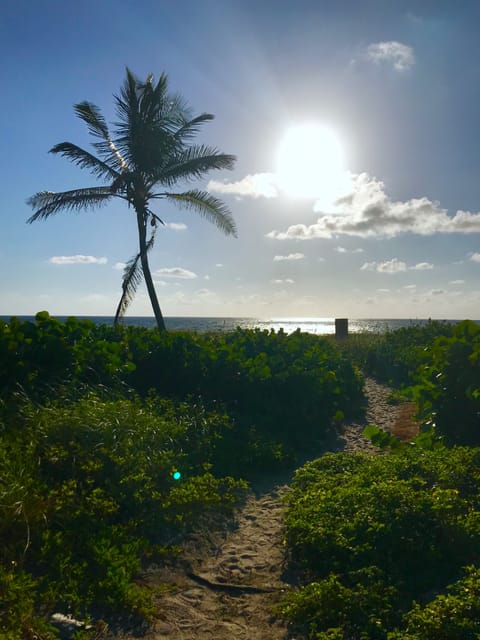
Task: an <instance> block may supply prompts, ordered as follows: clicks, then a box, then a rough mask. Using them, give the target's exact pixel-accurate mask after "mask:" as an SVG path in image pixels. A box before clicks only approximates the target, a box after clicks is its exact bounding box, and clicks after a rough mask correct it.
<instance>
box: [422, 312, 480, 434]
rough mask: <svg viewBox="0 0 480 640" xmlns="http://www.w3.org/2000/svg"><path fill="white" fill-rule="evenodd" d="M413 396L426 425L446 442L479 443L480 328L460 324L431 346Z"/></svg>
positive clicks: (467, 322)
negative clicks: (431, 426)
mask: <svg viewBox="0 0 480 640" xmlns="http://www.w3.org/2000/svg"><path fill="white" fill-rule="evenodd" d="M414 393H415V397H416V399H417V401H418V403H419V405H420V409H421V412H422V417H423V419H424V421H425V422H429V423H430V424H433V425H434V426H435V430H436V432H437V434H438V435H439V436H443V437H444V438H445V440H446V442H448V443H450V444H463V445H465V444H466V445H477V444H479V443H480V326H478V325H477V324H475V323H474V322H470V321H464V322H461V323H459V324H458V325H456V327H455V328H454V330H453V334H452V336H451V337H442V338H438V339H436V340H435V341H434V342H433V343H432V345H431V346H430V347H429V349H428V350H427V351H426V353H425V354H424V355H423V367H422V369H421V375H420V376H419V381H418V384H417V385H416V386H415V388H414Z"/></svg>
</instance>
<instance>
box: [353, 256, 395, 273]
mask: <svg viewBox="0 0 480 640" xmlns="http://www.w3.org/2000/svg"><path fill="white" fill-rule="evenodd" d="M360 270H361V271H378V272H379V273H400V272H401V271H406V270H407V264H406V263H405V262H402V261H401V260H398V259H397V258H392V259H391V260H386V261H385V262H365V263H364V264H363V265H362V266H361V267H360Z"/></svg>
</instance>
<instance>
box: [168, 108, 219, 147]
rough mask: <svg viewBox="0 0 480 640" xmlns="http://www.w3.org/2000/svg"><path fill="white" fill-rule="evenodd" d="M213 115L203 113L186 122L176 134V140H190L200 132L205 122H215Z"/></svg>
mask: <svg viewBox="0 0 480 640" xmlns="http://www.w3.org/2000/svg"><path fill="white" fill-rule="evenodd" d="M213 119H214V116H213V115H212V114H211V113H202V114H200V115H199V116H196V117H195V118H192V119H191V120H188V121H185V122H184V124H183V125H182V126H181V127H180V128H179V129H178V130H177V131H176V132H175V134H174V135H175V138H177V139H179V140H182V141H183V140H190V139H191V138H193V137H194V136H196V135H197V133H198V132H199V131H200V125H202V124H203V123H204V122H209V121H210V120H213Z"/></svg>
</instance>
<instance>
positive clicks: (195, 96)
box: [0, 0, 480, 318]
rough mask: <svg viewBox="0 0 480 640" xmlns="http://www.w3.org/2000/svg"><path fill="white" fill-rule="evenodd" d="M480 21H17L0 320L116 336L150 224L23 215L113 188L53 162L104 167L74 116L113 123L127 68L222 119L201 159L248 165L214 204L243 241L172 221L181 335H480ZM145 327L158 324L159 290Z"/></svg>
mask: <svg viewBox="0 0 480 640" xmlns="http://www.w3.org/2000/svg"><path fill="white" fill-rule="evenodd" d="M479 19H480V4H479V3H478V2H476V1H472V2H469V1H467V0H463V1H461V2H458V3H453V2H449V1H442V0H436V1H432V2H429V1H428V0H423V1H422V2H418V1H412V2H408V1H398V2H384V1H383V0H378V1H374V0H372V1H368V0H366V1H364V2H356V1H353V0H351V1H346V0H345V1H342V0H336V1H334V0H332V1H330V2H327V1H322V0H316V1H302V0H296V1H295V2H293V1H292V2H286V1H282V0H275V1H274V0H264V1H263V2H258V1H257V2H253V1H250V0H236V1H234V0H218V1H208V0H204V1H202V2H198V0H197V1H196V2H193V1H192V2H190V1H189V0H186V1H183V2H174V1H173V0H172V1H162V0H156V1H153V0H137V1H135V2H134V1H133V0H132V1H127V0H116V1H115V2H113V1H110V0H96V1H95V2H94V1H93V0H84V1H83V2H82V3H74V2H65V0H62V1H58V2H57V1H53V0H52V1H49V0H44V1H42V2H38V3H32V2H30V0H4V1H3V3H2V9H1V11H0V51H1V54H2V59H3V61H4V63H3V67H2V99H1V100H0V114H1V121H2V123H3V126H2V136H1V137H2V144H1V145H0V175H1V176H2V190H1V196H0V225H1V226H0V229H1V232H0V233H1V236H0V237H1V241H0V268H1V270H2V274H3V278H2V285H1V294H2V295H1V297H0V315H9V314H32V313H35V312H36V311H39V310H41V309H47V310H49V311H50V312H51V313H53V314H61V315H68V314H77V315H113V314H114V312H115V308H116V305H117V302H118V299H119V297H120V294H121V275H122V271H121V266H122V263H124V262H126V261H127V260H128V259H129V258H130V257H131V256H132V255H134V254H135V253H136V252H137V237H136V230H135V220H134V218H133V216H132V213H131V212H129V211H128V210H126V209H125V208H124V207H123V206H122V205H121V204H115V203H113V204H111V205H109V206H108V207H106V208H102V209H99V210H97V211H94V212H90V211H89V212H85V213H83V214H78V215H76V214H68V213H62V214H58V215H56V216H54V217H52V218H51V219H49V220H48V221H46V222H42V223H39V222H37V223H34V224H32V225H27V224H26V219H27V218H28V217H29V216H30V215H31V210H30V209H29V207H28V206H27V204H26V200H27V198H28V197H29V196H30V195H32V194H33V193H35V192H37V191H41V190H51V191H62V190H67V189H71V188H76V187H81V186H87V185H93V184H96V182H95V178H94V177H92V176H90V175H89V174H88V173H85V172H84V171H82V170H80V169H79V168H78V167H75V166H73V165H70V164H69V163H68V161H67V160H65V159H63V158H61V157H58V156H53V155H51V154H48V150H49V149H50V148H51V147H52V146H53V145H54V144H56V143H58V142H62V141H65V140H68V141H71V142H74V143H76V144H78V145H79V146H83V147H87V148H88V145H89V143H90V141H89V137H88V134H87V131H86V128H85V126H83V123H82V122H81V121H79V120H77V119H76V118H75V115H74V112H73V109H72V106H73V104H75V103H77V102H80V101H82V100H89V101H91V102H94V103H95V104H97V105H98V106H99V107H101V108H102V110H103V113H104V115H105V116H106V118H107V120H109V121H112V120H115V113H114V109H113V100H112V95H113V94H114V93H116V92H117V91H118V89H119V87H120V85H121V83H122V81H123V77H124V73H125V67H126V66H128V67H129V68H130V69H131V70H132V71H133V72H134V73H135V74H136V75H138V76H140V77H145V76H146V75H147V74H148V73H149V72H152V73H154V74H155V75H156V76H158V75H159V74H160V73H161V72H162V71H165V72H166V73H167V74H168V76H169V81H170V86H171V89H172V90H174V91H179V92H180V93H182V94H183V96H184V97H185V98H186V100H187V101H188V102H189V104H190V105H191V106H192V108H193V110H194V111H195V113H200V112H204V111H206V112H210V113H213V114H214V115H215V120H214V121H213V122H211V123H208V124H207V125H206V126H205V128H204V130H203V132H202V135H201V136H200V137H199V141H202V142H206V143H208V144H212V145H215V146H217V147H218V148H219V149H220V150H222V151H224V152H226V153H233V154H235V155H236V156H237V158H238V160H237V163H236V166H235V169H234V170H233V171H230V172H217V173H212V174H211V175H209V176H208V178H207V179H206V180H204V181H203V182H201V183H199V184H198V185H196V186H198V187H200V188H208V190H209V191H211V193H212V194H214V195H216V196H217V197H221V198H223V199H224V201H225V202H226V203H227V204H228V205H229V207H230V209H231V211H232V214H233V216H234V218H235V221H236V224H237V227H238V238H236V239H235V238H231V237H225V236H223V235H222V233H221V232H220V231H219V230H218V229H216V228H215V227H214V226H212V225H210V224H209V223H208V222H207V221H205V220H203V219H201V218H198V217H196V216H195V214H193V213H190V212H185V211H181V210H176V209H175V208H174V207H172V206H170V205H168V206H163V207H160V208H158V209H157V210H156V212H157V213H158V214H159V215H160V217H162V219H164V220H165V221H166V222H168V223H169V226H167V227H166V228H162V229H161V230H160V233H159V234H158V236H157V242H156V246H155V249H154V251H153V252H152V254H151V266H152V270H153V271H154V274H155V282H156V287H157V292H158V296H159V299H160V304H161V307H162V310H163V312H164V314H165V315H167V316H187V315H191V316H261V317H279V316H312V317H330V316H337V317H339V316H346V317H350V318H355V317H356V318H361V317H383V318H388V317H391V318H425V317H432V318H434V317H435V318H464V317H469V318H480V213H479V212H480V145H479V144H478V135H479V131H480V124H479V120H478V112H479V107H480V40H479V39H478V33H477V32H478V24H479ZM292 131H293V132H297V133H298V132H303V138H302V137H301V136H300V138H298V136H297V138H296V140H297V145H296V147H295V146H294V147H287V150H286V152H285V144H286V143H285V136H286V134H287V132H290V133H292ZM322 131H323V132H325V131H327V132H328V134H329V135H330V137H331V138H333V139H334V141H336V142H334V143H332V144H333V146H332V144H330V143H329V138H328V136H327V138H322V137H321V135H320V137H319V138H318V139H317V137H316V134H317V133H318V132H322ZM293 135H294V136H295V133H294V134H293ZM305 135H306V138H307V139H306V141H305ZM299 140H303V142H301V143H300V142H299ZM282 141H283V148H284V155H283V161H282V156H281V152H280V149H281V148H282ZM299 144H300V147H299ZM335 144H336V145H337V146H336V147H335ZM301 145H303V147H302V146H301ZM337 152H338V153H340V155H341V161H340V160H338V158H337V159H335V158H336V156H335V154H336V153H337ZM285 154H286V157H287V160H285ZM337 155H338V154H337ZM309 158H310V161H309V164H310V169H311V167H312V166H314V167H317V169H315V175H314V176H310V177H308V180H309V181H310V182H309V183H308V185H307V186H308V188H307V186H306V184H307V183H306V182H305V180H306V178H305V174H307V173H308V172H309V169H308V163H306V162H305V159H309ZM312 158H313V161H312V160H311V159H312ZM317 161H318V165H316V164H315V163H316V162H317ZM282 162H283V164H282ZM312 180H314V184H312ZM292 185H293V187H295V186H296V187H297V188H296V189H295V188H292ZM307 191H308V193H306V192H307ZM129 313H130V315H151V309H150V305H149V301H148V298H147V296H146V292H145V291H144V289H140V290H139V291H138V293H137V297H136V300H135V302H134V304H133V305H132V306H131V308H130V312H129Z"/></svg>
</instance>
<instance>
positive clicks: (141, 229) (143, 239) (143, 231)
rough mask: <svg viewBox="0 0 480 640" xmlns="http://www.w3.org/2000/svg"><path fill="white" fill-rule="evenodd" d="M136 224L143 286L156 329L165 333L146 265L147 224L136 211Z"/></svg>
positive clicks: (147, 265)
mask: <svg viewBox="0 0 480 640" xmlns="http://www.w3.org/2000/svg"><path fill="white" fill-rule="evenodd" d="M137 224H138V239H139V243H140V262H141V263H142V271H143V277H144V278H145V284H146V285H147V291H148V297H149V298H150V302H151V304H152V309H153V313H154V314H155V320H156V321H157V328H158V330H159V331H166V330H167V327H166V326H165V320H164V319H163V315H162V311H161V309H160V305H159V303H158V298H157V292H156V291H155V286H154V284H153V279H152V274H151V272H150V265H149V264H148V257H147V224H146V220H145V215H144V214H143V213H142V212H141V211H138V210H137Z"/></svg>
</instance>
